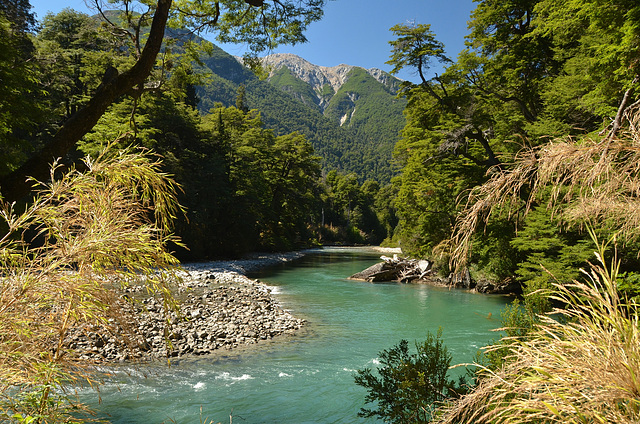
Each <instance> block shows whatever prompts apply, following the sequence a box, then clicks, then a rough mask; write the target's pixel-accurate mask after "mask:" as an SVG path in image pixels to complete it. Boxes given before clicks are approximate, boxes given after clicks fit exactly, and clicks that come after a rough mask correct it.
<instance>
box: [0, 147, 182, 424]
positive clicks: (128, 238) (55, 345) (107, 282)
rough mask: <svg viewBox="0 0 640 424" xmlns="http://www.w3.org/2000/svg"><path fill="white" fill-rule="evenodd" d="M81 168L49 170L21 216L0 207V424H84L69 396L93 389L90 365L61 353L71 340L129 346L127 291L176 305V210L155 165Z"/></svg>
mask: <svg viewBox="0 0 640 424" xmlns="http://www.w3.org/2000/svg"><path fill="white" fill-rule="evenodd" d="M84 164H85V168H86V170H84V171H83V172H80V171H78V170H75V169H71V170H67V171H63V170H62V167H60V166H58V165H55V164H54V166H53V167H52V170H51V181H50V182H48V183H39V185H38V190H37V192H36V193H35V196H34V198H33V201H32V202H31V203H30V205H29V206H27V207H26V208H25V210H24V212H18V211H17V210H16V209H17V208H16V206H15V204H7V203H2V204H1V209H0V217H1V219H2V220H1V221H0V231H1V233H0V269H1V271H0V421H3V420H10V421H15V422H38V423H54V422H55V423H58V422H81V421H85V420H87V419H90V418H91V415H90V414H84V413H82V412H83V411H84V410H85V408H84V407H83V405H81V404H80V403H78V402H76V401H75V400H74V398H73V396H71V395H72V393H69V392H68V388H69V387H72V386H73V385H74V384H76V383H77V382H78V381H88V382H89V383H90V384H94V381H93V378H92V373H91V365H92V362H91V361H88V360H86V359H83V358H82V355H81V354H82V353H83V352H77V351H76V350H74V349H72V348H70V347H69V346H68V344H67V343H66V341H67V337H68V335H69V334H70V332H71V331H84V332H87V333H88V332H91V331H96V329H101V331H102V330H104V331H107V332H110V333H111V335H112V336H113V337H116V338H118V339H119V340H121V341H122V343H132V342H133V341H132V340H131V339H130V338H128V335H129V334H128V333H127V329H129V327H130V326H129V325H128V322H129V321H128V317H129V315H127V313H126V312H125V310H126V302H127V301H128V300H130V299H127V298H123V297H121V296H120V293H121V292H120V288H122V287H125V286H129V285H143V286H144V289H145V290H146V291H148V292H150V293H158V294H160V295H162V296H164V298H165V300H166V305H167V307H170V306H171V305H172V303H173V300H172V297H171V294H170V287H171V285H172V284H173V283H174V282H176V278H175V275H174V274H173V273H171V271H172V269H173V268H174V267H175V266H176V265H177V264H178V262H177V260H176V259H175V258H174V257H173V256H172V255H171V254H169V253H168V252H167V250H166V246H167V244H168V243H170V242H176V241H177V240H175V239H174V237H173V236H172V234H171V222H172V220H173V218H174V216H175V214H176V213H178V212H179V211H180V210H181V207H180V205H179V204H178V203H177V200H176V195H175V194H176V193H175V192H176V186H175V185H174V183H173V182H172V181H171V179H170V178H169V177H168V176H167V175H165V174H163V173H162V172H161V171H160V166H161V163H160V161H159V160H157V158H154V157H152V156H151V155H150V154H148V153H147V152H144V151H134V150H123V151H117V152H110V151H109V150H107V151H105V152H104V153H102V154H101V155H100V156H99V157H98V158H97V159H91V158H87V159H86V160H85V163H84ZM121 329H124V330H125V331H124V334H123V333H122V330H121ZM130 334H133V333H130Z"/></svg>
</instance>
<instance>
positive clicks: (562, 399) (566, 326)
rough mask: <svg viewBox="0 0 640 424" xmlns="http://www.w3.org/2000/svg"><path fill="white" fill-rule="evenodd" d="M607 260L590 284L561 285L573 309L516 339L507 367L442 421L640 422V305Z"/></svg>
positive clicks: (557, 293) (489, 375)
mask: <svg viewBox="0 0 640 424" xmlns="http://www.w3.org/2000/svg"><path fill="white" fill-rule="evenodd" d="M603 250H604V249H603ZM600 254H601V252H600V253H598V260H599V261H600V262H601V265H600V266H592V268H591V271H590V273H589V274H588V276H589V281H590V284H587V283H578V282H575V283H574V284H572V285H570V286H561V285H557V286H555V289H554V291H553V293H552V296H553V297H554V298H555V299H557V300H559V301H560V302H561V303H562V304H567V305H569V306H567V307H566V308H563V309H556V310H554V311H553V312H552V314H554V317H553V318H552V317H551V316H545V317H542V320H541V323H540V324H538V325H537V326H536V327H535V328H534V331H533V332H532V333H531V334H530V335H529V337H528V338H527V340H526V341H521V340H517V339H514V340H513V343H512V344H509V345H508V346H509V347H508V349H509V354H508V357H507V361H506V362H505V365H504V366H503V368H502V369H500V370H498V371H496V372H491V371H488V370H487V371H486V372H485V378H484V379H482V380H481V382H480V384H479V385H478V386H477V387H476V388H475V390H474V391H473V392H471V393H470V394H469V395H467V396H464V397H463V398H462V399H461V400H460V401H458V402H455V403H453V404H450V405H448V406H446V407H444V408H443V409H442V410H441V412H442V415H441V416H440V417H439V419H438V420H437V421H436V422H438V423H443V424H444V423H447V424H448V423H620V424H624V423H638V422H640V329H639V327H638V325H639V322H638V305H636V304H635V303H631V304H629V303H625V302H623V301H621V299H620V298H619V297H618V294H617V290H616V284H615V279H616V276H617V269H616V268H615V267H613V268H612V269H610V270H607V269H606V267H605V266H604V263H603V261H602V257H601V256H600ZM560 316H562V318H563V319H558V318H559V317H560ZM492 348H493V349H496V348H504V345H500V346H494V347H490V348H489V349H492Z"/></svg>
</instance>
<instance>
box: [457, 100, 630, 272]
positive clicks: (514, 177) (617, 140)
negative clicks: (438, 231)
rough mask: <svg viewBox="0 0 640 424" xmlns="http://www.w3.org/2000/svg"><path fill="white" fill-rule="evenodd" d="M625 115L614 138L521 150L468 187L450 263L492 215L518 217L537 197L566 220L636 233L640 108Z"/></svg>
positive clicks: (460, 259)
mask: <svg viewBox="0 0 640 424" xmlns="http://www.w3.org/2000/svg"><path fill="white" fill-rule="evenodd" d="M626 116H627V121H628V127H627V128H626V129H625V130H624V131H623V130H620V131H619V132H618V134H617V136H616V137H605V138H602V139H600V140H598V139H593V138H591V139H590V138H586V139H581V140H574V139H564V140H558V141H555V142H552V143H548V144H545V145H543V146H540V147H537V148H534V149H523V150H522V151H521V152H520V153H519V154H518V155H517V156H516V158H515V161H514V162H513V163H512V164H510V165H503V166H505V167H506V168H505V169H503V170H502V171H499V172H494V173H493V174H492V176H491V178H490V179H489V180H488V181H487V182H486V183H485V184H483V185H481V186H478V187H476V188H474V189H473V190H472V191H471V193H470V195H469V197H468V199H467V202H466V207H465V208H464V210H463V211H462V212H461V213H460V215H459V216H458V220H457V223H456V228H455V229H454V234H453V237H452V245H453V246H455V247H454V248H453V252H452V260H453V262H454V263H455V264H456V266H457V267H458V268H460V267H461V266H463V265H464V264H465V263H466V258H467V257H468V255H469V252H470V249H471V247H472V239H473V233H474V232H475V231H476V230H477V229H478V228H480V227H481V226H482V225H483V224H484V223H486V222H487V221H488V220H489V219H490V218H491V217H492V215H494V214H505V215H506V216H508V217H509V218H512V219H516V220H518V219H521V218H522V217H524V216H525V215H526V214H527V212H528V211H529V210H530V209H531V207H532V206H533V205H535V204H536V203H539V202H542V201H543V200H542V199H543V198H544V199H548V200H544V201H546V202H547V206H548V208H549V209H551V210H552V211H553V213H554V214H556V216H558V217H559V218H560V219H561V221H562V222H564V223H565V224H567V225H584V224H585V223H586V224H589V225H591V226H592V227H598V228H611V229H614V231H615V232H618V233H619V234H621V235H622V236H626V237H631V238H635V237H638V236H639V235H640V110H638V109H637V108H636V109H635V110H634V111H630V112H628V114H627V115H626ZM549 190H550V195H549Z"/></svg>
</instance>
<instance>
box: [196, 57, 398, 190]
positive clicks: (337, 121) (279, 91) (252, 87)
mask: <svg viewBox="0 0 640 424" xmlns="http://www.w3.org/2000/svg"><path fill="white" fill-rule="evenodd" d="M204 64H205V66H206V67H207V68H208V69H209V70H211V72H212V73H213V75H212V76H211V78H210V80H209V81H208V82H207V84H206V85H203V86H202V87H199V91H198V95H199V97H200V103H199V108H200V110H201V111H203V112H207V111H208V110H209V109H211V108H212V107H213V106H214V105H215V103H216V102H220V103H222V104H224V105H226V106H231V105H236V104H240V103H241V104H242V106H244V107H246V108H249V109H259V110H260V112H261V115H262V119H263V121H264V123H265V125H266V126H267V127H269V128H272V129H274V130H275V131H276V133H277V134H285V133H290V132H293V131H299V132H301V133H302V134H304V135H305V136H306V137H307V139H308V140H309V141H310V142H311V143H312V145H313V147H314V149H315V150H316V152H317V154H318V155H320V156H321V157H322V163H323V167H324V168H325V169H326V170H331V169H336V170H339V171H342V172H355V173H356V174H357V175H358V177H359V178H360V179H361V180H365V179H375V180H378V181H381V182H387V181H389V179H390V178H391V176H392V175H393V171H392V165H391V152H392V150H393V146H394V145H395V143H396V141H397V140H398V138H399V131H400V130H401V129H402V127H403V126H404V122H405V121H404V117H403V114H402V111H403V109H404V106H405V104H406V101H405V100H404V99H398V98H396V94H395V93H396V90H397V87H398V83H399V81H398V80H397V79H395V78H393V77H391V76H389V75H388V74H386V73H384V72H382V71H380V70H377V69H372V70H369V71H367V70H365V69H363V68H358V67H354V66H348V65H340V66H337V67H334V68H326V67H320V66H316V65H312V64H310V63H309V62H307V61H305V60H304V59H302V58H299V57H297V56H294V55H271V56H268V57H267V58H265V59H264V64H265V65H266V67H267V69H270V71H271V72H270V76H269V78H268V79H267V80H260V79H259V78H258V77H256V76H255V75H254V74H253V73H252V72H251V71H250V70H249V69H247V68H246V67H244V66H243V65H242V64H241V63H240V62H239V61H238V60H237V59H236V58H234V57H233V56H231V55H228V54H227V53H225V52H224V51H223V50H222V49H219V48H217V47H216V48H214V51H213V53H212V54H211V55H210V57H208V58H206V59H205V60H204ZM241 87H242V88H241ZM240 92H243V94H242V96H241V97H242V100H241V102H240V103H237V101H238V100H239V93H240Z"/></svg>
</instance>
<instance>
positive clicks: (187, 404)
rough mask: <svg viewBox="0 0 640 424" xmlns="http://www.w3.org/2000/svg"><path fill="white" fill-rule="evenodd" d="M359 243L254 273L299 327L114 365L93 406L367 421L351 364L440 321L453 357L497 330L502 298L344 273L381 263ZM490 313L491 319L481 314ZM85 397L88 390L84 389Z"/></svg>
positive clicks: (128, 416) (253, 419)
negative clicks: (135, 364) (222, 348)
mask: <svg viewBox="0 0 640 424" xmlns="http://www.w3.org/2000/svg"><path fill="white" fill-rule="evenodd" d="M379 256H380V254H379V253H375V252H372V251H370V250H364V249H348V248H327V249H323V250H322V251H321V252H318V253H311V254H308V255H307V256H305V257H304V258H302V259H300V260H298V261H296V262H295V263H293V264H291V265H287V266H283V267H278V268H272V269H269V270H265V271H262V272H260V273H258V274H254V275H250V277H252V278H259V279H260V280H262V281H264V282H266V283H267V284H269V285H270V286H272V287H273V288H274V293H275V294H276V296H277V298H278V299H279V300H280V302H281V303H282V305H283V306H284V307H285V308H286V309H288V310H290V311H291V312H292V313H293V314H294V315H295V316H298V317H302V318H305V319H306V320H307V321H308V322H307V324H306V325H305V328H304V329H303V330H302V331H300V332H298V333H297V334H296V335H294V336H283V337H280V338H277V339H275V340H273V341H269V342H265V343H263V344H258V345H257V346H254V347H252V348H251V349H246V350H243V351H238V352H234V351H230V352H228V353H226V354H220V355H216V356H213V357H207V358H198V359H190V360H181V361H178V362H174V363H173V364H172V366H171V367H167V366H166V364H163V365H156V366H152V367H150V366H146V367H141V368H129V367H126V368H117V367H116V368H114V369H111V370H110V371H111V372H112V375H111V376H110V377H109V378H108V379H107V380H106V381H105V383H104V384H103V385H102V386H101V388H100V396H101V403H100V404H99V405H96V404H94V405H93V406H94V407H95V408H96V409H97V410H98V411H99V412H100V415H101V416H106V417H108V418H109V419H110V420H111V422H113V423H132V424H133V423H136V424H138V423H139V424H143V423H144V424H149V423H158V424H159V423H178V424H183V423H184V424H191V423H201V422H203V423H204V422H206V423H210V422H213V423H229V422H230V421H233V423H236V424H237V423H246V424H252V423H296V424H297V423H365V422H376V421H375V420H372V419H369V420H365V419H362V418H359V417H357V412H358V410H359V409H360V408H361V407H362V406H364V403H363V402H364V396H365V393H366V391H365V389H363V388H361V387H359V386H356V385H355V383H354V382H353V375H354V373H355V372H356V370H358V369H362V368H365V367H371V368H373V367H375V366H376V364H377V354H378V352H380V351H381V350H382V349H386V348H390V347H392V346H393V345H394V344H396V343H397V342H398V341H400V340H401V339H403V338H404V339H407V340H409V341H410V346H412V347H413V341H414V340H423V339H424V337H425V335H426V333H427V331H431V332H434V333H435V332H436V331H437V330H438V328H439V327H442V329H443V339H444V341H445V344H446V345H447V347H448V348H449V350H450V352H451V353H452V356H453V363H462V362H471V361H473V358H474V355H475V354H476V352H477V351H478V349H479V348H480V347H481V346H484V345H485V344H486V343H487V342H489V341H490V340H492V339H495V338H497V334H496V333H492V332H491V331H490V330H491V329H494V328H497V327H499V326H500V321H499V319H498V317H499V316H500V311H501V309H502V308H503V307H504V305H505V303H506V302H507V300H506V299H505V298H504V297H500V296H486V295H479V294H475V293H469V292H465V291H459V290H448V289H445V288H438V287H431V286H426V285H407V284H370V283H365V282H358V281H351V280H348V279H347V277H348V276H349V275H352V274H354V273H355V272H358V271H361V270H362V269H364V268H366V267H368V266H370V265H373V264H374V263H376V262H378V261H379V259H378V258H379ZM489 314H491V317H490V318H488V317H489ZM81 395H82V397H83V398H85V400H86V399H90V398H91V397H95V393H88V392H84V393H81Z"/></svg>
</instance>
